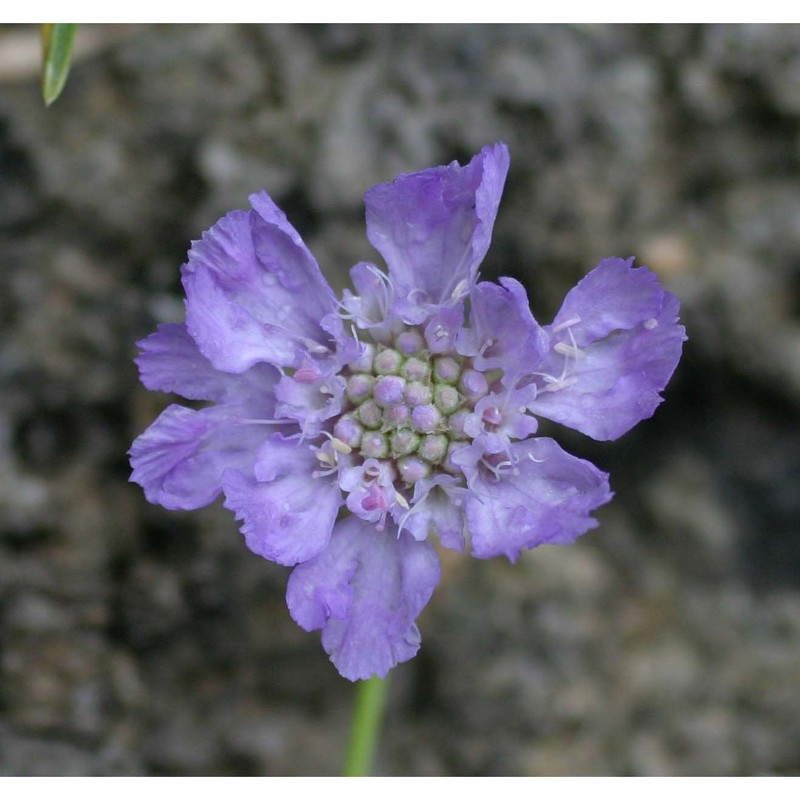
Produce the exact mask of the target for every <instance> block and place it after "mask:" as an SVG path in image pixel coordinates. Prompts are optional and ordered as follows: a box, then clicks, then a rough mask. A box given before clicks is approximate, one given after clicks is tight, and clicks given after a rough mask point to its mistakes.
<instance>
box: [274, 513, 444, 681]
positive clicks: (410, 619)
mask: <svg viewBox="0 0 800 800" xmlns="http://www.w3.org/2000/svg"><path fill="white" fill-rule="evenodd" d="M439 577H440V568H439V559H438V557H437V555H436V551H435V550H434V548H433V547H432V545H430V544H429V543H428V542H417V541H414V539H413V538H412V537H411V536H410V535H408V534H406V533H401V534H400V535H399V536H398V535H397V529H396V528H394V527H393V526H389V527H388V528H387V530H386V531H385V532H384V533H378V532H377V531H376V530H375V526H374V525H371V524H369V523H366V522H363V521H362V520H360V519H358V518H354V517H349V518H347V519H345V520H343V521H342V522H340V523H338V524H337V525H336V527H335V528H334V530H333V534H332V536H331V540H330V543H329V544H328V547H327V548H326V549H325V550H324V551H323V552H322V553H320V554H319V555H318V556H317V557H316V558H314V559H312V560H311V561H306V562H305V563H303V564H300V565H299V566H297V567H295V569H294V571H293V572H292V574H291V577H290V578H289V585H288V589H287V593H286V600H287V604H288V606H289V612H290V613H291V615H292V618H293V619H294V620H295V622H297V624H298V625H300V627H301V628H304V629H305V630H307V631H311V630H316V629H318V628H322V629H323V630H322V646H323V647H324V648H325V651H326V652H327V653H328V654H329V655H330V657H331V661H333V663H334V664H335V665H336V668H337V669H338V670H339V672H340V673H341V674H342V675H343V676H344V677H345V678H348V679H349V680H351V681H354V680H359V679H366V678H370V677H372V676H373V675H379V676H380V677H382V678H383V677H385V676H386V674H387V673H388V672H389V670H390V669H391V668H392V667H394V666H395V665H396V664H399V663H400V662H402V661H407V660H408V659H410V658H412V657H413V656H414V655H415V654H416V652H417V650H418V649H419V644H420V635H419V631H418V629H417V626H416V625H415V620H416V618H417V616H418V615H419V613H420V612H421V611H422V609H423V608H424V607H425V605H426V604H427V602H428V600H429V599H430V597H431V595H432V594H433V590H434V588H435V587H436V584H437V583H438V582H439Z"/></svg>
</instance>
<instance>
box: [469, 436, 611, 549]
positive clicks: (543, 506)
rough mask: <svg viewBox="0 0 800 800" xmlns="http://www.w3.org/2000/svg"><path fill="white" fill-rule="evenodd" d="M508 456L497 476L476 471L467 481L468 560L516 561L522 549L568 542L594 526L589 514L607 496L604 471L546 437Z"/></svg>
mask: <svg viewBox="0 0 800 800" xmlns="http://www.w3.org/2000/svg"><path fill="white" fill-rule="evenodd" d="M511 456H512V464H511V465H507V466H506V467H505V468H501V469H498V472H497V474H493V473H491V472H489V471H488V470H486V469H484V468H481V469H479V470H478V471H477V472H476V473H475V474H474V476H473V478H472V481H471V485H470V490H471V491H470V494H469V495H468V497H467V501H466V509H465V510H466V520H467V531H468V532H469V536H470V542H471V545H472V554H473V555H474V556H476V557H477V558H492V557H494V556H499V555H505V556H507V557H508V559H509V560H510V561H516V559H517V558H518V557H519V554H520V552H521V551H522V550H523V549H528V548H532V547H538V546H539V545H540V544H569V543H571V542H573V541H575V539H577V538H578V536H580V535H581V534H583V533H585V532H586V531H588V530H590V529H591V528H594V527H596V526H597V521H596V520H594V519H592V517H590V516H589V515H590V514H591V512H592V511H594V510H595V509H596V508H598V507H599V506H601V505H603V504H604V503H607V502H608V501H609V500H610V499H611V497H612V493H611V491H610V490H609V486H608V475H607V474H606V473H605V472H601V471H600V470H599V469H597V467H595V466H594V465H592V464H590V463H589V462H588V461H584V460H582V459H580V458H576V457H575V456H571V455H569V454H568V453H565V452H564V451H563V450H562V449H561V448H560V447H559V446H558V445H557V444H556V442H555V441H553V440H552V439H546V438H541V439H529V440H528V441H525V442H517V443H515V444H514V445H512V447H511Z"/></svg>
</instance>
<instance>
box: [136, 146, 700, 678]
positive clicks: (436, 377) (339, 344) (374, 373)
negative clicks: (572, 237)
mask: <svg viewBox="0 0 800 800" xmlns="http://www.w3.org/2000/svg"><path fill="white" fill-rule="evenodd" d="M508 163H509V159H508V151H507V148H506V146H505V145H503V144H495V145H492V146H489V147H485V148H484V149H483V150H482V151H481V152H480V153H478V154H477V155H476V156H475V157H474V158H473V159H472V160H471V161H470V162H469V164H467V165H466V166H464V167H462V166H459V165H458V164H456V163H453V164H450V165H449V166H445V167H437V168H435V169H429V170H425V171H423V172H419V173H415V174H411V175H401V176H400V177H398V178H396V179H395V180H394V181H392V182H391V183H386V184H381V185H379V186H376V187H375V188H373V189H371V190H370V191H369V192H367V195H366V208H367V236H368V237H369V240H370V242H371V243H372V244H373V245H374V247H375V248H376V249H377V250H378V252H379V253H380V254H381V256H383V259H384V261H385V262H386V265H387V267H388V271H387V272H384V271H382V270H381V269H379V268H378V267H377V266H375V265H374V264H369V263H360V264H357V265H356V266H355V267H353V269H352V271H351V276H352V280H353V285H354V287H355V292H345V294H344V297H343V298H342V299H341V301H337V299H336V298H335V297H334V294H333V292H332V291H331V289H330V287H329V286H328V283H327V282H326V281H325V279H324V278H323V276H322V273H321V272H320V270H319V267H318V266H317V262H316V261H315V259H314V257H313V256H312V255H311V253H310V252H309V250H308V248H307V247H306V246H305V244H304V243H303V241H302V239H301V238H300V236H299V235H298V233H297V232H296V231H295V229H294V228H293V227H292V226H291V225H290V224H289V222H288V221H287V219H286V217H285V216H284V214H283V213H282V212H281V211H280V209H279V208H278V207H277V206H276V205H275V204H274V203H273V202H272V200H271V199H270V198H269V196H268V195H267V194H266V193H264V192H262V193H260V194H255V195H253V196H252V197H251V198H250V202H251V205H252V210H250V211H233V212H231V213H230V214H227V215H226V216H225V217H223V218H222V219H221V220H220V221H219V222H218V223H217V224H216V225H214V226H213V227H212V228H211V229H210V230H209V231H207V232H206V233H205V234H204V235H203V238H202V239H201V240H200V241H197V242H194V243H193V245H192V248H191V250H190V252H189V259H188V262H187V263H186V264H185V265H184V267H183V286H184V289H185V291H186V322H185V324H181V325H161V326H159V328H158V330H157V332H156V333H154V334H152V335H151V336H149V337H147V338H146V339H144V340H143V341H142V342H140V343H139V344H140V348H141V354H140V356H139V357H138V359H137V363H138V365H139V369H140V372H141V378H142V381H143V383H144V384H145V386H146V387H147V388H149V389H157V390H161V391H168V392H176V393H177V394H180V395H182V396H183V397H185V398H187V399H190V400H201V401H206V402H207V403H208V405H207V407H205V408H202V409H200V410H193V409H189V408H186V407H183V406H180V405H171V406H169V407H168V408H167V409H166V410H165V411H164V412H163V413H162V414H161V416H160V417H159V418H158V419H157V420H156V421H155V422H154V423H153V424H152V425H151V426H150V428H148V430H147V431H145V433H143V434H142V435H141V436H140V437H139V438H138V439H137V440H136V441H135V442H134V444H133V447H132V448H131V451H130V455H131V464H132V466H133V475H132V480H134V481H136V482H137V483H139V484H141V486H142V487H143V488H144V491H145V495H146V496H147V499H148V500H150V501H151V502H153V503H159V504H161V505H163V506H165V507H166V508H169V509H195V508H200V507H201V506H204V505H206V504H208V503H210V502H212V501H213V500H214V499H215V498H216V497H218V496H219V495H220V494H223V495H224V498H225V499H224V503H225V506H226V507H227V508H229V509H230V510H232V511H233V512H234V513H235V514H236V517H237V519H238V520H240V522H241V530H242V533H243V534H244V537H245V541H246V543H247V545H248V547H250V548H251V549H252V550H253V551H254V552H255V553H257V554H259V555H261V556H263V557H264V558H267V559H270V560H271V561H275V562H277V563H279V564H284V565H287V566H292V567H294V569H293V572H292V574H291V576H290V578H289V584H288V593H287V602H288V606H289V611H290V613H291V615H292V617H293V618H294V619H295V620H296V621H297V623H298V624H299V625H300V626H302V627H303V628H305V629H306V630H314V629H322V644H323V647H324V648H325V650H326V651H327V652H328V653H329V654H330V657H331V659H332V661H333V662H334V664H335V665H336V667H337V668H338V670H339V672H340V673H341V674H342V675H344V676H345V677H347V678H350V679H351V680H355V679H359V678H367V677H370V676H372V675H376V674H377V675H381V676H384V675H386V673H387V672H388V671H389V669H391V668H392V667H393V666H394V665H395V664H397V663H399V662H402V661H405V660H407V659H409V658H411V657H412V656H413V655H414V654H415V653H416V652H417V649H418V647H419V642H420V636H419V632H418V630H417V627H416V624H415V620H416V618H417V616H418V615H419V613H420V612H421V610H422V609H423V608H424V606H425V605H426V603H427V602H428V600H429V599H430V597H431V594H432V592H433V590H434V588H435V586H436V584H437V583H438V581H439V561H438V557H437V554H436V549H435V547H434V544H433V542H435V541H438V543H439V544H440V545H441V546H443V547H446V548H452V549H455V550H459V551H463V550H464V549H465V548H466V544H467V542H468V543H469V548H470V551H471V553H472V555H474V556H476V557H478V558H491V557H493V556H497V555H505V556H507V557H508V558H509V559H511V560H512V561H514V560H515V559H517V558H518V556H519V554H520V552H521V551H522V550H524V549H528V548H533V547H536V546H538V545H540V544H564V543H569V542H572V541H574V540H575V539H576V538H577V537H578V536H580V535H581V534H582V533H585V532H586V531H587V530H589V529H591V528H593V527H595V526H596V524H597V523H596V521H595V520H594V519H593V518H592V516H591V514H592V512H593V511H594V510H595V509H596V508H598V506H600V505H602V504H603V503H606V502H607V501H608V500H609V499H610V498H611V491H610V490H609V484H608V476H607V475H606V474H605V473H604V472H601V471H600V470H599V469H597V468H596V467H594V466H593V465H592V464H590V463H588V462H587V461H584V460H581V459H579V458H576V457H574V456H571V455H569V454H568V453H566V452H564V450H562V449H561V447H560V446H559V445H558V444H557V443H556V442H555V441H554V440H553V439H551V438H547V437H538V436H536V432H537V428H538V422H537V418H539V417H544V418H547V419H550V420H554V421H555V422H559V423H562V424H564V425H568V426H570V427H572V428H575V429H577V430H579V431H581V432H582V433H585V434H587V435H588V436H591V437H592V438H594V439H616V438H617V437H619V436H621V435H622V434H624V433H625V432H626V431H628V430H629V429H630V428H632V427H633V426H634V425H635V424H636V423H637V422H639V421H640V420H642V419H645V418H647V417H649V416H651V415H652V413H653V412H654V410H655V408H656V406H657V405H658V404H659V403H660V402H661V397H660V392H661V391H662V390H663V388H664V386H665V385H666V383H667V381H668V380H669V378H670V376H671V374H672V372H673V370H674V369H675V366H676V365H677V363H678V359H679V358H680V353H681V348H682V343H683V341H684V339H685V336H684V329H683V327H681V326H680V325H679V324H678V322H677V314H678V301H677V299H676V298H675V297H674V296H673V295H672V294H670V293H669V292H666V291H664V290H663V289H662V288H661V287H660V286H659V284H658V281H657V279H656V276H655V275H654V274H653V273H652V272H650V271H649V270H648V269H646V268H645V267H639V268H634V267H633V259H629V260H627V261H626V260H622V259H619V258H609V259H606V260H604V261H601V262H600V264H598V266H597V267H596V268H595V269H594V270H593V271H592V272H590V273H589V274H588V275H587V276H586V277H585V278H584V279H583V280H582V281H581V282H580V283H579V284H578V285H577V286H576V287H575V288H574V289H572V290H571V291H570V292H569V294H568V295H567V297H566V299H565V301H564V304H563V306H562V308H561V310H560V311H559V312H558V314H557V315H556V318H555V320H554V321H553V322H552V324H550V325H546V326H540V325H539V324H538V323H537V322H536V321H535V320H534V318H533V316H532V315H531V313H530V310H529V308H528V301H527V297H526V294H525V291H524V289H523V288H522V286H521V285H520V284H519V283H518V282H517V281H515V280H513V279H511V278H503V279H501V280H500V283H499V284H494V283H485V282H478V267H479V265H480V263H481V260H482V259H483V257H484V255H485V253H486V251H487V249H488V247H489V242H490V239H491V234H492V227H493V225H494V220H495V216H496V214H497V208H498V205H499V203H500V197H501V194H502V190H503V184H504V182H505V177H506V172H507V170H508Z"/></svg>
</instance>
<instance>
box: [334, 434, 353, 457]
mask: <svg viewBox="0 0 800 800" xmlns="http://www.w3.org/2000/svg"><path fill="white" fill-rule="evenodd" d="M331 447H333V449H334V450H335V451H336V452H337V453H341V454H342V455H343V456H349V455H350V453H352V452H353V448H352V447H350V445H349V444H347V443H346V442H343V441H342V440H341V439H337V438H336V437H334V436H331Z"/></svg>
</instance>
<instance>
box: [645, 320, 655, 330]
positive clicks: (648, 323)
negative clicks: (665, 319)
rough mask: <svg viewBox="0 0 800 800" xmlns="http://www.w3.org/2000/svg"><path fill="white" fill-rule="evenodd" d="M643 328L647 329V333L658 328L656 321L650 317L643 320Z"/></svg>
mask: <svg viewBox="0 0 800 800" xmlns="http://www.w3.org/2000/svg"><path fill="white" fill-rule="evenodd" d="M644 327H645V328H647V330H648V331H652V330H653V329H654V328H657V327H658V320H657V319H653V318H652V317H651V318H650V319H648V320H645V323H644Z"/></svg>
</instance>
